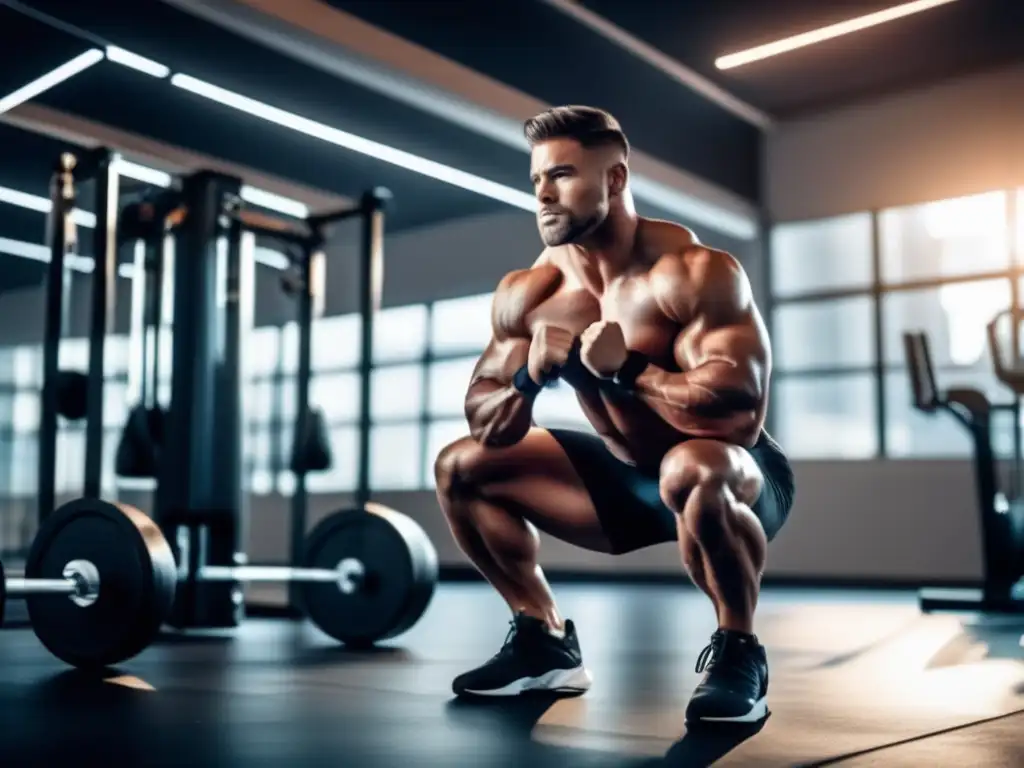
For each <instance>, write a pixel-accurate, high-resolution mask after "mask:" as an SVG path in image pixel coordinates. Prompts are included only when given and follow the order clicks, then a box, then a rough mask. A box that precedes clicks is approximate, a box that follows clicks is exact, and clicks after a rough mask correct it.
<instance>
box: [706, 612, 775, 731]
mask: <svg viewBox="0 0 1024 768" xmlns="http://www.w3.org/2000/svg"><path fill="white" fill-rule="evenodd" d="M704 671H706V672H707V674H705V675H704V679H703V680H702V681H701V682H700V684H699V685H698V686H697V690H695V691H694V692H693V696H692V697H691V698H690V704H689V706H687V708H686V722H687V723H699V722H704V723H757V722H760V721H761V720H763V719H764V718H766V717H767V716H768V659H767V656H766V655H765V651H764V646H762V645H761V644H760V643H758V642H757V638H756V637H754V636H753V635H747V634H744V633H742V632H733V631H731V630H725V629H720V630H718V631H717V632H715V634H713V635H712V636H711V644H710V645H708V647H707V648H705V649H704V650H703V651H701V654H700V656H699V657H698V658H697V672H698V673H700V672H704Z"/></svg>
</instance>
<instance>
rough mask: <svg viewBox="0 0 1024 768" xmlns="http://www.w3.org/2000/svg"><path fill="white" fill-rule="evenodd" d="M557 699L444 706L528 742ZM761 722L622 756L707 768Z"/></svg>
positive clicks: (705, 730)
mask: <svg viewBox="0 0 1024 768" xmlns="http://www.w3.org/2000/svg"><path fill="white" fill-rule="evenodd" d="M557 700H558V697H557V696H554V695H550V694H538V695H533V696H523V697H520V698H518V699H508V700H506V699H496V700H491V699H484V700H476V699H453V700H451V701H449V702H448V704H447V706H446V708H445V714H446V715H447V717H448V719H449V722H451V723H452V724H453V725H456V726H458V727H465V728H473V729H480V728H486V729H490V730H495V731H501V732H502V735H503V736H504V737H505V738H506V739H507V740H509V741H515V740H519V741H521V742H529V741H530V740H531V734H532V732H533V729H534V726H536V725H537V723H538V721H539V720H540V719H541V717H543V715H544V713H545V712H547V710H548V709H549V708H550V707H551V705H552V704H554V703H555V702H556V701H557ZM766 722H767V720H763V721H761V722H760V723H753V724H750V723H741V724H728V725H727V724H715V725H705V726H702V727H700V728H693V729H690V730H688V731H687V732H686V733H685V734H684V735H683V737H682V738H681V739H679V740H678V741H677V742H675V743H674V744H673V745H672V746H671V748H669V750H668V752H666V753H665V755H664V756H662V757H655V758H647V759H644V760H641V761H638V760H637V759H636V758H628V757H626V756H623V765H624V766H626V765H628V766H631V767H632V768H655V767H656V766H663V767H664V768H684V766H685V768H704V766H710V765H713V764H714V763H715V762H717V761H718V760H720V759H722V757H724V756H725V755H727V754H728V753H729V752H731V751H732V750H733V749H735V748H736V747H737V746H739V745H740V744H742V743H743V742H744V741H746V740H747V739H749V738H752V737H753V736H756V735H757V734H758V733H760V731H761V729H762V728H763V727H764V725H765V723H766Z"/></svg>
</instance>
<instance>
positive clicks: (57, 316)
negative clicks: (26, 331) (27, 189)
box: [37, 152, 78, 523]
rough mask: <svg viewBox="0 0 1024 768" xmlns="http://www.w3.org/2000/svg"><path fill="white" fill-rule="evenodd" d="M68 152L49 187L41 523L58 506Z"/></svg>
mask: <svg viewBox="0 0 1024 768" xmlns="http://www.w3.org/2000/svg"><path fill="white" fill-rule="evenodd" d="M77 164H78V160H77V158H76V157H75V156H74V155H72V154H71V153H69V152H65V153H64V154H62V155H61V156H60V159H59V161H58V163H57V168H56V169H55V171H54V175H53V178H52V180H51V186H50V202H51V208H50V218H49V225H50V232H49V241H50V264H49V267H48V269H47V280H46V307H45V319H44V330H43V392H42V402H41V404H40V409H39V410H40V414H39V473H38V477H37V483H38V493H37V498H38V499H39V508H38V510H37V516H38V518H39V522H40V523H42V522H43V521H44V520H45V519H46V518H47V516H49V514H50V513H51V512H52V511H53V508H54V506H55V505H56V492H57V491H56V481H57V376H58V373H59V367H58V365H59V355H60V339H61V335H62V333H63V330H64V329H63V320H64V255H65V253H66V251H67V249H68V248H69V247H74V243H75V223H74V220H73V219H72V212H73V211H74V208H75V175H74V172H75V166H76V165H77Z"/></svg>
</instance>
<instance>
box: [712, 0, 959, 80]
mask: <svg viewBox="0 0 1024 768" xmlns="http://www.w3.org/2000/svg"><path fill="white" fill-rule="evenodd" d="M952 2H954V0H916V2H912V3H903V4H902V5H896V6H893V7H892V8H886V9H885V10H882V11H877V12H875V13H869V14H867V15H866V16H858V17H857V18H855V19H850V20H848V21H841V22H839V23H837V24H830V25H829V26H827V27H821V28H820V29H815V30H812V31H810V32H804V33H802V34H799V35H793V36H792V37H786V38H783V39H782V40H776V41H775V42H774V43H767V44H765V45H759V46H757V47H755V48H749V49H747V50H745V51H739V52H738V53H730V54H729V55H728V56H722V57H720V58H718V59H716V60H715V66H716V67H718V68H719V69H733V68H734V67H739V66H742V65H743V64H749V63H750V62H752V61H760V60H761V59H767V58H769V57H771V56H778V55H779V54H780V53H788V52H789V51H794V50H796V49H797V48H804V47H806V46H808V45H814V44H815V43H820V42H822V41H824V40H831V39H832V38H835V37H840V36H842V35H848V34H850V33H851V32H859V31H860V30H862V29H867V28H868V27H874V26H877V25H879V24H884V23H885V22H887V21H894V20H896V19H902V18H903V17H904V16H910V15H911V14H914V13H920V12H921V11H927V10H930V9H932V8H936V7H938V6H940V5H945V4H946V3H952Z"/></svg>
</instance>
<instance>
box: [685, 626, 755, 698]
mask: <svg viewBox="0 0 1024 768" xmlns="http://www.w3.org/2000/svg"><path fill="white" fill-rule="evenodd" d="M755 650H756V647H755V646H754V645H752V644H750V643H746V642H741V641H739V640H737V639H736V638H732V637H730V636H729V635H728V634H727V633H725V632H723V631H722V630H717V631H716V632H715V633H714V634H713V635H712V636H711V642H710V643H709V644H708V645H707V646H706V647H705V648H704V650H702V651H701V652H700V655H699V656H698V657H697V665H696V667H695V669H696V672H697V674H700V673H702V672H705V671H707V672H708V674H709V675H710V674H714V673H716V672H717V673H718V674H720V675H727V676H729V677H730V678H732V677H736V678H740V679H742V680H743V681H744V682H746V683H749V684H751V685H759V684H760V681H761V670H760V665H759V663H758V655H757V653H756V652H755Z"/></svg>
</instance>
